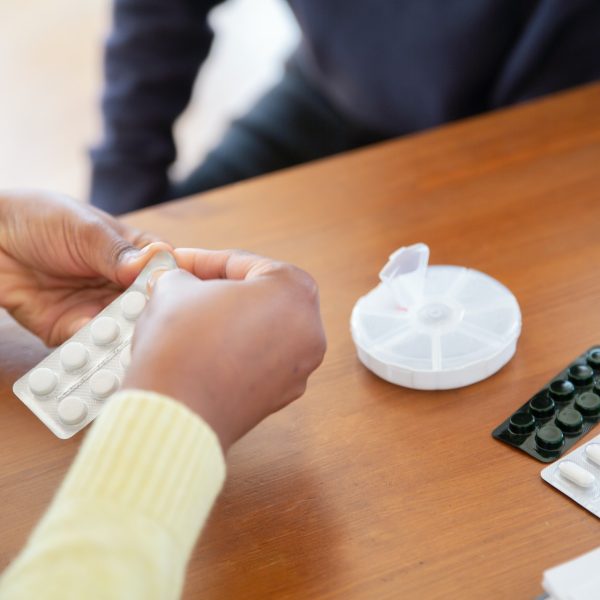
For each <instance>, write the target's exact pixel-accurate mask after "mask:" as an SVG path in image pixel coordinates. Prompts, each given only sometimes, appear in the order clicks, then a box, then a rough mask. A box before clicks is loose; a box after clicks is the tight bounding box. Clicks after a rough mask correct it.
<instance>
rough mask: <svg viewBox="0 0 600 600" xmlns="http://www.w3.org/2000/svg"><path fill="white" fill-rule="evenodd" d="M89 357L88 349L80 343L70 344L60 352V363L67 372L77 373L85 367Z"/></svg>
mask: <svg viewBox="0 0 600 600" xmlns="http://www.w3.org/2000/svg"><path fill="white" fill-rule="evenodd" d="M89 356H90V355H89V353H88V351H87V348H86V347H85V346H84V345H83V344H80V343H79V342H69V343H68V344H65V345H64V346H63V347H62V348H61V350H60V362H61V364H62V366H63V367H64V369H65V370H67V371H76V370H77V369H81V368H82V367H84V366H85V364H86V363H87V361H88V359H89Z"/></svg>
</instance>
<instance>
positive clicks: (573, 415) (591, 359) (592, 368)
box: [492, 346, 600, 463]
mask: <svg viewBox="0 0 600 600" xmlns="http://www.w3.org/2000/svg"><path fill="white" fill-rule="evenodd" d="M598 421H600V346H594V347H592V348H590V349H589V350H587V352H585V353H584V354H582V355H581V356H579V357H577V359H576V360H574V361H573V362H572V363H571V364H570V365H569V366H568V367H567V368H565V369H563V370H562V371H561V372H560V373H558V375H556V376H555V377H553V378H552V379H551V380H550V382H549V383H548V384H547V385H546V386H544V388H543V389H541V390H540V391H539V392H537V393H536V394H534V395H533V397H531V398H530V399H529V400H528V401H527V402H526V403H525V404H523V406H521V407H520V408H519V409H518V410H517V411H515V412H514V413H513V414H512V415H511V416H510V417H509V418H508V419H506V420H505V421H504V422H503V423H502V424H501V425H500V426H498V427H496V429H494V431H493V432H492V435H493V436H494V437H495V438H496V439H497V440H500V441H502V442H504V443H506V444H509V445H510V446H513V447H515V448H519V449H520V450H523V452H527V454H529V455H531V456H533V457H534V458H536V459H537V460H539V461H542V462H546V463H549V462H553V461H555V460H556V459H557V458H559V457H560V456H562V455H563V454H564V453H565V452H566V451H567V450H568V449H569V448H571V447H572V446H573V445H574V444H575V443H576V442H577V441H578V440H580V439H581V438H582V437H583V436H584V435H586V434H587V433H588V431H590V429H592V428H593V427H594V426H595V425H596V424H597V423H598Z"/></svg>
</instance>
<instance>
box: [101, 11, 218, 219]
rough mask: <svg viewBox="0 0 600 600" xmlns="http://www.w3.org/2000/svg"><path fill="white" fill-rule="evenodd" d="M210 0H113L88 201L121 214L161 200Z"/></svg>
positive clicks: (204, 43) (202, 48) (204, 41)
mask: <svg viewBox="0 0 600 600" xmlns="http://www.w3.org/2000/svg"><path fill="white" fill-rule="evenodd" d="M217 3H218V2H217V0H115V4H114V15H113V30H112V33H111V35H110V37H109V38H108V41H107V45H106V54H105V90H104V94H103V100H102V110H103V117H104V136H103V141H102V143H101V144H100V145H99V146H98V147H97V148H95V149H94V150H93V151H92V160H93V173H92V201H93V203H94V204H96V205H98V206H100V207H101V208H104V209H106V210H108V211H109V212H125V211H128V210H133V209H135V208H140V207H141V206H144V205H148V204H152V203H156V202H160V201H163V200H165V196H166V192H167V183H168V180H167V169H168V166H169V165H170V164H171V163H172V162H173V160H174V158H175V145H174V141H173V136H172V131H171V129H172V126H173V123H174V121H175V119H176V118H177V117H178V116H179V114H180V113H181V112H182V110H183V109H184V108H185V106H186V104H187V103H188V101H189V98H190V94H191V90H192V87H193V83H194V79H195V77H196V73H197V71H198V68H199V65H200V64H201V62H202V60H203V59H204V58H205V57H206V55H207V54H208V51H209V48H210V44H211V40H212V35H211V32H210V30H209V28H208V25H207V22H206V17H207V13H208V11H209V10H210V8H211V7H212V6H214V5H215V4H217Z"/></svg>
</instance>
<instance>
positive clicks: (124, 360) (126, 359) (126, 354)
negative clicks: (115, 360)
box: [119, 346, 131, 369]
mask: <svg viewBox="0 0 600 600" xmlns="http://www.w3.org/2000/svg"><path fill="white" fill-rule="evenodd" d="M119 360H120V361H121V366H122V367H123V368H124V369H128V368H129V365H130V364H131V346H125V348H123V351H122V352H121V356H120V357H119Z"/></svg>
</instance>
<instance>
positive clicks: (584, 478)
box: [558, 460, 596, 487]
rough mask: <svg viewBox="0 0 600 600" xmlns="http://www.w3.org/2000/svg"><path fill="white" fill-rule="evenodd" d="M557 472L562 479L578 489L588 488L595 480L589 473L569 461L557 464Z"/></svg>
mask: <svg viewBox="0 0 600 600" xmlns="http://www.w3.org/2000/svg"><path fill="white" fill-rule="evenodd" d="M558 470H559V471H560V474H561V475H562V476H563V477H566V478H567V479H568V480H569V481H572V482H573V483H574V484H576V485H578V486H580V487H590V486H591V485H592V484H593V483H594V480H595V479H596V478H595V477H594V476H593V475H592V474H591V473H590V472H589V471H586V470H585V469H584V468H583V467H580V466H579V465H578V464H577V463H574V462H571V461H570V460H564V461H563V462H561V463H559V465H558Z"/></svg>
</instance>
